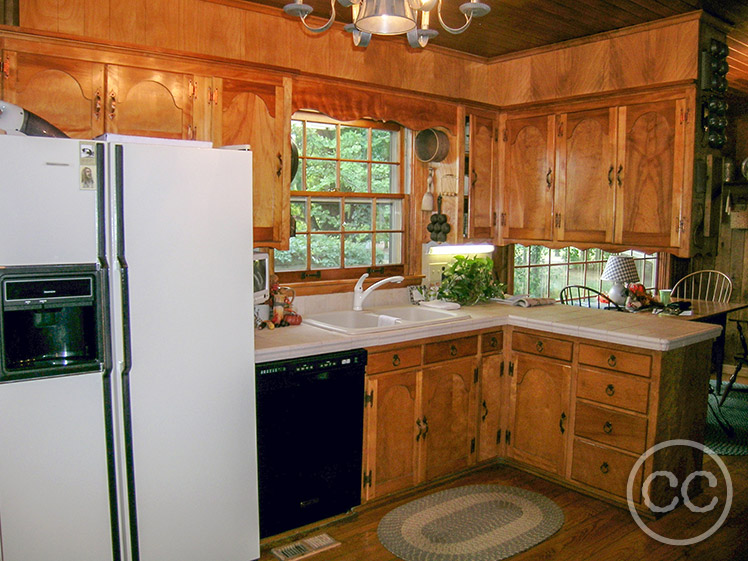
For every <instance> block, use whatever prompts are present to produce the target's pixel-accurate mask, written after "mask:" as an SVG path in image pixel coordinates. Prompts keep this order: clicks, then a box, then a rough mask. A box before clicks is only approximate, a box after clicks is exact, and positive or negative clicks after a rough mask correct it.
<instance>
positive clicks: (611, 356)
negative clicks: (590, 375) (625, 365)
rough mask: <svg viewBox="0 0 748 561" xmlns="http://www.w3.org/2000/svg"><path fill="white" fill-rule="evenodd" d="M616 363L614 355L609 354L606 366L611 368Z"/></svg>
mask: <svg viewBox="0 0 748 561" xmlns="http://www.w3.org/2000/svg"><path fill="white" fill-rule="evenodd" d="M615 365H616V355H610V356H609V357H608V366H610V367H611V368H613V367H614V366H615Z"/></svg>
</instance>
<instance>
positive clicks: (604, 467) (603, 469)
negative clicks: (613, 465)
mask: <svg viewBox="0 0 748 561" xmlns="http://www.w3.org/2000/svg"><path fill="white" fill-rule="evenodd" d="M600 471H601V472H603V473H608V472H609V471H610V466H609V465H608V462H603V463H602V465H601V466H600Z"/></svg>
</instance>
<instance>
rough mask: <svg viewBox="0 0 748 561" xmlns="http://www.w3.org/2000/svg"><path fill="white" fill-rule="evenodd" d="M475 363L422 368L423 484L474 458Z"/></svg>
mask: <svg viewBox="0 0 748 561" xmlns="http://www.w3.org/2000/svg"><path fill="white" fill-rule="evenodd" d="M476 372H477V360H476V359H475V358H463V359H459V360H453V361H449V362H447V363H445V364H441V365H439V366H433V367H429V368H425V369H424V370H423V378H422V405H421V411H422V417H421V421H422V426H423V432H422V433H421V445H422V461H421V463H422V468H421V469H422V470H423V471H422V475H423V479H424V480H425V481H428V480H430V479H435V478H437V477H439V476H441V475H446V474H448V473H452V472H455V471H457V470H460V469H463V468H466V467H467V466H468V465H470V464H472V463H473V460H474V459H475V449H476V440H475V417H476V414H475V411H476V402H475V400H476Z"/></svg>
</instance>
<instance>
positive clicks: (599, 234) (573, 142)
mask: <svg viewBox="0 0 748 561" xmlns="http://www.w3.org/2000/svg"><path fill="white" fill-rule="evenodd" d="M615 126H616V112H615V109H614V108H608V107H602V108H600V109H591V110H587V111H577V112H572V113H564V114H562V115H560V116H559V124H558V134H557V139H556V184H555V213H554V220H555V226H556V239H558V240H561V241H575V242H599V243H606V242H607V243H611V242H612V241H613V223H614V217H615V193H616V189H615V156H616V153H615V140H616V135H615Z"/></svg>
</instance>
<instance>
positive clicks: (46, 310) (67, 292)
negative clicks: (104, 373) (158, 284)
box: [0, 266, 104, 382]
mask: <svg viewBox="0 0 748 561" xmlns="http://www.w3.org/2000/svg"><path fill="white" fill-rule="evenodd" d="M99 290H100V283H99V273H98V272H97V271H96V270H95V267H93V266H79V267H77V266H67V267H66V266H60V267H12V268H4V269H0V295H1V298H2V299H1V306H2V308H1V309H0V359H1V360H0V382H2V381H10V380H14V379H26V378H35V377H41V376H56V375H61V374H71V373H75V372H90V371H95V370H99V369H101V368H102V366H103V363H104V360H103V350H104V342H103V332H104V330H103V329H102V325H101V323H102V318H101V308H100V306H99V304H98V301H99V294H98V291H99Z"/></svg>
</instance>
